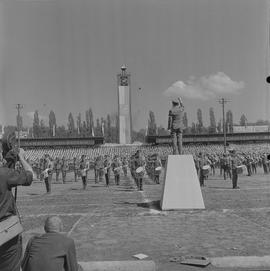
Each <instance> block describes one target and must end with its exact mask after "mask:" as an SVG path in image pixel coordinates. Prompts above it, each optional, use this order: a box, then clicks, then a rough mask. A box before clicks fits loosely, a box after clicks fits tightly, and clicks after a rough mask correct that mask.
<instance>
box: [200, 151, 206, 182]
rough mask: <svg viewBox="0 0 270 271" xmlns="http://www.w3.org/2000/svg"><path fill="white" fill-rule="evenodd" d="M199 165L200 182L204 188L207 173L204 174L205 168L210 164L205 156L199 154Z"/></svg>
mask: <svg viewBox="0 0 270 271" xmlns="http://www.w3.org/2000/svg"><path fill="white" fill-rule="evenodd" d="M198 163H199V181H200V186H204V181H205V179H206V175H207V174H206V173H205V172H204V170H203V166H206V165H207V164H208V163H207V160H206V159H205V157H204V155H203V154H201V153H200V154H199V157H198Z"/></svg>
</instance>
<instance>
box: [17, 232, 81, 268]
mask: <svg viewBox="0 0 270 271" xmlns="http://www.w3.org/2000/svg"><path fill="white" fill-rule="evenodd" d="M22 270H23V271H77V270H78V263H77V258H76V250H75V244H74V241H73V239H71V238H68V237H67V236H66V235H64V234H61V233H57V232H51V233H45V234H43V235H41V236H35V237H33V238H32V239H30V240H29V242H28V244H27V247H26V250H25V254H24V258H23V261H22Z"/></svg>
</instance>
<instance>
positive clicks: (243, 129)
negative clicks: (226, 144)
mask: <svg viewBox="0 0 270 271" xmlns="http://www.w3.org/2000/svg"><path fill="white" fill-rule="evenodd" d="M268 131H269V127H268V125H247V126H240V125H239V126H238V125H234V126H233V132H234V133H263V132H268Z"/></svg>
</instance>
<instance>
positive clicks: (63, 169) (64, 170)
mask: <svg viewBox="0 0 270 271" xmlns="http://www.w3.org/2000/svg"><path fill="white" fill-rule="evenodd" d="M67 171H68V162H67V160H66V159H65V157H63V158H62V161H61V172H62V179H63V183H66V176H67Z"/></svg>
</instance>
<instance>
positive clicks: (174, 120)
mask: <svg viewBox="0 0 270 271" xmlns="http://www.w3.org/2000/svg"><path fill="white" fill-rule="evenodd" d="M183 112H184V106H183V104H182V102H180V101H175V100H174V101H173V107H172V109H171V110H170V111H169V118H168V130H170V131H171V137H172V140H173V154H182V132H183V129H184V125H183Z"/></svg>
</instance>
